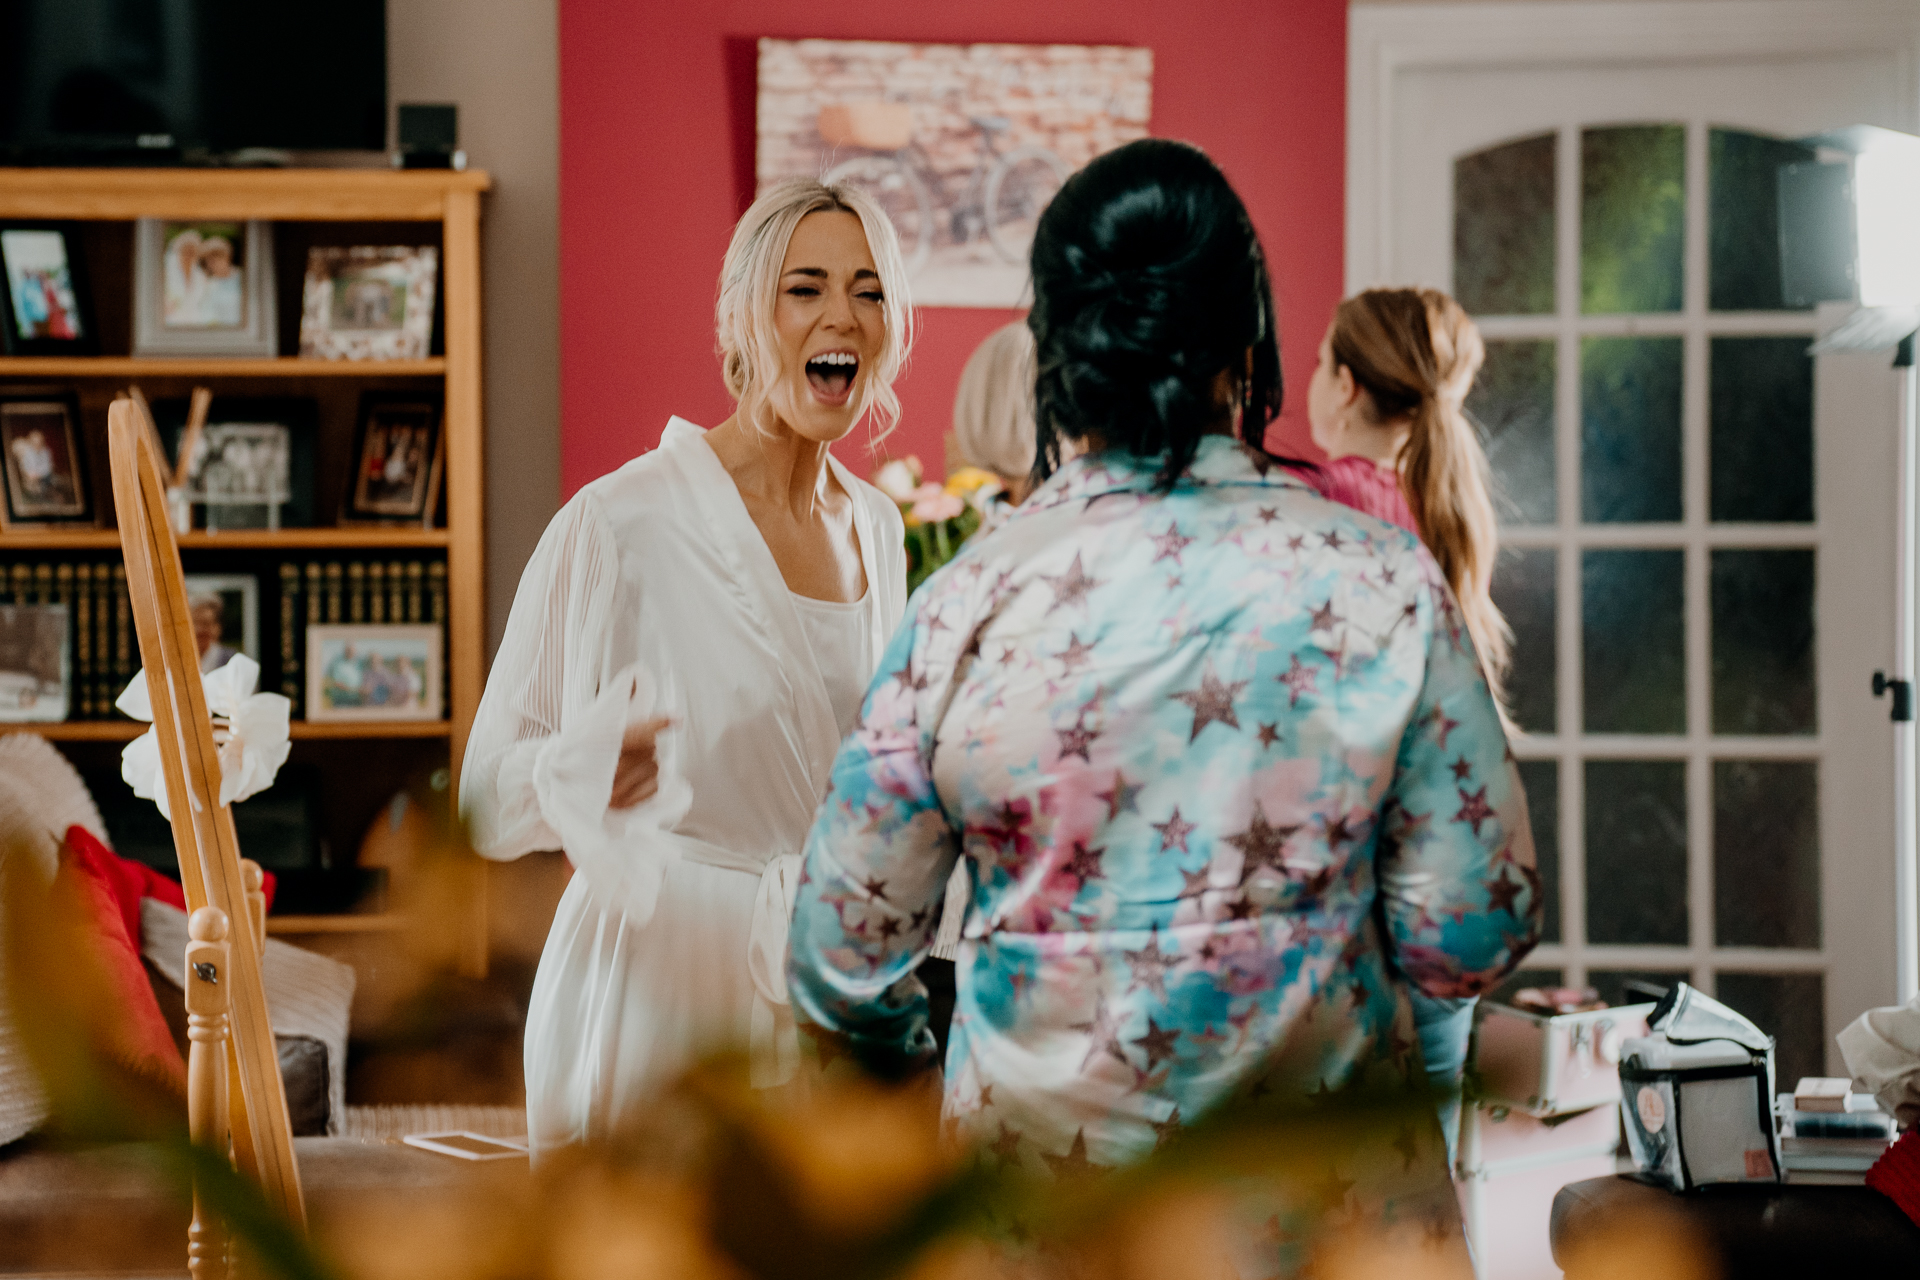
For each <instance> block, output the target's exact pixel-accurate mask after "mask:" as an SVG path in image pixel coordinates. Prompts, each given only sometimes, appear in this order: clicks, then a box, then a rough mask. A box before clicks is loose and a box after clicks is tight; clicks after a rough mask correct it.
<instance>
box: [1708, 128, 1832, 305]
mask: <svg viewBox="0 0 1920 1280" xmlns="http://www.w3.org/2000/svg"><path fill="white" fill-rule="evenodd" d="M1813 158H1814V155H1813V152H1812V151H1811V150H1809V149H1808V148H1806V147H1802V146H1798V145H1796V144H1794V143H1791V142H1782V141H1780V140H1779V139H1778V138H1768V137H1763V136H1761V135H1760V134H1757V133H1742V132H1741V131H1739V130H1737V129H1713V130H1709V131H1708V133H1707V305H1708V306H1709V307H1711V308H1712V309H1713V310H1715V311H1786V310H1789V309H1790V308H1788V306H1787V304H1786V302H1785V300H1784V299H1783V298H1782V296H1781V292H1780V182H1779V172H1780V166H1781V165H1783V164H1799V163H1804V162H1806V161H1809V160H1812V159H1813Z"/></svg>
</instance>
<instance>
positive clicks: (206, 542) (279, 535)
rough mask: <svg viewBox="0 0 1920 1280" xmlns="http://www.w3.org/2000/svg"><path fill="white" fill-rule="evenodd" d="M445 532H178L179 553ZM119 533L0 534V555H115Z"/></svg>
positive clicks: (308, 547) (407, 538)
mask: <svg viewBox="0 0 1920 1280" xmlns="http://www.w3.org/2000/svg"><path fill="white" fill-rule="evenodd" d="M450 541H451V540H450V538H449V537H448V532H447V530H445V529H419V528H406V527H399V526H396V527H380V526H368V527H366V528H358V527H346V528H327V529H272V530H269V529H235V530H232V531H229V532H227V533H206V532H204V531H202V532H197V533H188V534H182V535H181V536H180V549H181V550H182V551H221V550H225V551H336V550H338V551H349V550H360V549H368V548H372V549H381V548H387V547H394V548H411V547H445V546H448V545H450ZM119 549H120V535H119V534H118V533H117V532H115V531H114V530H112V529H81V530H76V531H74V532H72V533H63V532H58V531H55V530H51V529H43V530H32V529H28V530H21V531H19V532H15V533H0V555H5V554H7V553H8V552H26V551H118V550H119Z"/></svg>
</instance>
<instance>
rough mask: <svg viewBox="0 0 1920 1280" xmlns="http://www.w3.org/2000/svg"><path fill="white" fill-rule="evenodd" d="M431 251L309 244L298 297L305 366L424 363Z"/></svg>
mask: <svg viewBox="0 0 1920 1280" xmlns="http://www.w3.org/2000/svg"><path fill="white" fill-rule="evenodd" d="M439 265H440V252H439V250H437V249H435V248H434V247H433V246H432V245H358V246H355V247H353V248H342V247H339V246H337V245H315V246H314V247H313V248H312V249H311V250H309V251H308V253H307V276H306V283H305V286H304V288H303V291H302V294H301V299H300V354H301V355H302V356H305V357H306V358H308V359H311V360H424V359H426V357H427V353H428V350H429V349H430V346H431V344H432V342H433V296H434V273H435V272H436V271H437V270H438V269H439Z"/></svg>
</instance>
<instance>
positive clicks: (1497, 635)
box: [1330, 289, 1513, 698]
mask: <svg viewBox="0 0 1920 1280" xmlns="http://www.w3.org/2000/svg"><path fill="white" fill-rule="evenodd" d="M1330 345H1331V346H1332V348H1333V359H1334V362H1335V364H1337V365H1344V366H1345V367H1346V368H1347V369H1348V370H1350V371H1351V372H1352V374H1353V380H1354V382H1356V383H1357V384H1359V386H1360V388H1361V389H1362V390H1363V391H1365V392H1366V393H1367V400H1368V402H1369V404H1370V413H1371V416H1372V417H1373V418H1374V420H1375V421H1377V422H1382V423H1385V422H1394V421H1397V420H1400V419H1403V418H1404V419H1406V420H1408V421H1409V422H1411V424H1412V429H1411V432H1410V434H1409V435H1408V437H1407V443H1406V446H1405V447H1404V448H1403V449H1401V451H1400V485H1401V488H1402V489H1403V490H1404V491H1405V493H1406V496H1407V505H1408V506H1409V507H1411V508H1412V509H1413V515H1414V519H1415V520H1417V521H1418V522H1419V524H1420V539H1421V541H1423V542H1425V543H1426V544H1427V550H1429V551H1431V552H1432V553H1433V558H1434V559H1435V560H1437V561H1439V563H1440V569H1441V572H1443V573H1444V574H1446V577H1447V585H1449V586H1451V587H1452V588H1453V594H1454V596H1455V597H1456V598H1457V599H1458V600H1459V601H1460V611H1461V613H1462V614H1464V615H1465V617H1466V622H1467V631H1468V633H1469V634H1470V635H1472V637H1473V646H1474V648H1475V649H1476V650H1478V651H1479V654H1480V660H1481V663H1482V665H1483V667H1484V669H1485V672H1486V676H1487V683H1488V685H1489V686H1491V687H1492V689H1493V693H1494V696H1495V697H1496V698H1499V697H1501V696H1502V686H1503V685H1504V684H1505V682H1506V675H1507V667H1508V664H1509V662H1510V661H1511V657H1512V652H1511V651H1512V644H1513V632H1512V630H1511V629H1510V628H1509V627H1508V626H1507V620H1506V619H1505V618H1504V617H1502V616H1501V614H1500V610H1499V608H1498V607H1497V606H1496V605H1495V604H1494V603H1493V562H1494V556H1495V554H1496V552H1497V550H1498V541H1499V525H1498V522H1497V521H1496V519H1495V517H1494V511H1493V483H1492V479H1491V477H1490V475H1489V472H1488V467H1487V455H1486V451H1485V450H1484V449H1482V448H1481V447H1480V437H1479V435H1478V434H1477V433H1476V432H1475V431H1474V428H1473V424H1472V423H1471V422H1469V421H1468V420H1467V415H1466V409H1465V404H1466V399H1467V392H1468V391H1469V390H1470V389H1471V388H1472V386H1473V380H1474V377H1475V376H1476V375H1477V374H1478V373H1479V372H1480V365H1481V363H1482V362H1483V361H1485V359H1486V356H1487V349H1486V345H1485V344H1484V343H1483V342H1482V341H1481V339H1480V330H1479V328H1478V327H1477V326H1476V325H1475V324H1474V323H1473V320H1472V319H1471V318H1470V317H1469V316H1468V315H1467V313H1466V311H1465V310H1463V309H1462V308H1461V306H1460V304H1459V303H1457V302H1455V301H1454V300H1453V299H1452V298H1450V297H1448V296H1447V295H1446V294H1444V293H1441V292H1440V291H1439V290H1437V289H1369V290H1367V291H1366V292H1364V293H1357V294H1355V295H1354V296H1353V297H1351V298H1348V299H1347V300H1346V301H1345V302H1343V303H1341V304H1340V308H1339V310H1337V311H1336V312H1334V319H1333V334H1332V338H1331V342H1330Z"/></svg>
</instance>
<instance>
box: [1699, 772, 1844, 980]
mask: <svg viewBox="0 0 1920 1280" xmlns="http://www.w3.org/2000/svg"><path fill="white" fill-rule="evenodd" d="M1713 938H1714V942H1715V943H1716V944H1717V945H1719V946H1722V947H1800V948H1804V949H1806V950H1809V951H1816V950H1818V949H1819V947H1820V770H1819V766H1818V765H1817V764H1815V763H1814V762H1813V761H1811V760H1716V761H1714V762H1713Z"/></svg>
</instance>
